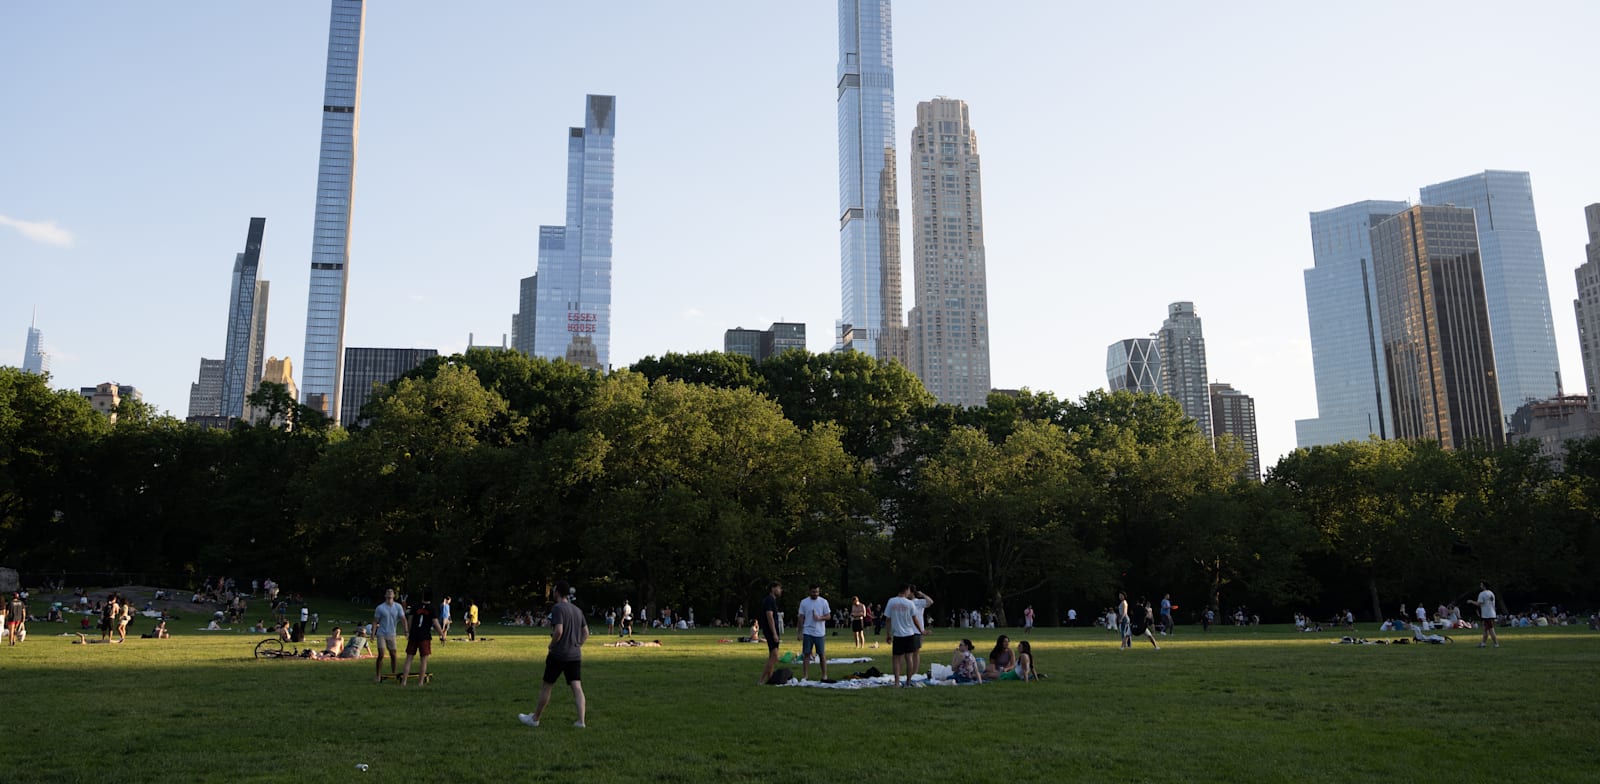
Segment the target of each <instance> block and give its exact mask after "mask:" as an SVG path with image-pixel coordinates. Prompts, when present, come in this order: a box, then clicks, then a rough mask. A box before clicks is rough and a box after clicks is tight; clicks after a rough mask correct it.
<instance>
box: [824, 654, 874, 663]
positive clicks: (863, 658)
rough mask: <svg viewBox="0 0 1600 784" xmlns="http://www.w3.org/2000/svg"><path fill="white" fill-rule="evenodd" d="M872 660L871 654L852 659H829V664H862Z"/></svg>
mask: <svg viewBox="0 0 1600 784" xmlns="http://www.w3.org/2000/svg"><path fill="white" fill-rule="evenodd" d="M869 661H872V657H871V656H857V657H855V658H854V659H829V660H828V663H829V664H863V663H865V662H869Z"/></svg>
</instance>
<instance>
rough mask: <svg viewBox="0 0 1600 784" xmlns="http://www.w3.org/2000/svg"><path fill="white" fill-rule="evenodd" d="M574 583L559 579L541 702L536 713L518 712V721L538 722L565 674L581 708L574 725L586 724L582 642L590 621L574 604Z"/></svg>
mask: <svg viewBox="0 0 1600 784" xmlns="http://www.w3.org/2000/svg"><path fill="white" fill-rule="evenodd" d="M571 594H572V586H571V585H569V584H567V581H566V580H557V581H556V597H555V598H556V602H555V606H553V607H551V608H550V652H549V653H548V654H546V655H545V659H544V678H543V683H542V684H541V685H540V686H539V703H538V704H537V705H535V706H534V708H533V713H519V714H517V721H520V722H522V723H523V724H526V725H528V726H529V727H537V726H539V719H540V717H542V716H544V709H545V708H546V707H548V706H549V705H550V692H551V690H552V689H554V688H555V685H556V678H558V677H564V678H566V679H567V685H568V686H571V687H572V701H573V703H574V704H575V705H576V706H577V708H578V720H577V721H575V722H573V723H572V726H574V727H578V728H580V729H581V728H583V727H587V726H588V723H587V716H588V712H589V703H588V700H586V699H585V698H584V696H583V644H584V643H585V642H588V641H589V622H588V621H587V620H585V619H584V617H583V611H582V610H579V609H578V608H577V607H574V606H573V604H572V596H571Z"/></svg>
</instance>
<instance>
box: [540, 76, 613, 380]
mask: <svg viewBox="0 0 1600 784" xmlns="http://www.w3.org/2000/svg"><path fill="white" fill-rule="evenodd" d="M616 108H617V99H616V97H615V96H611V95H590V96H588V98H587V99H586V110H585V112H584V125H583V127H582V128H569V129H568V130H567V222H566V225H565V226H540V227H539V267H538V274H537V276H536V277H537V278H538V283H537V285H536V286H535V291H536V296H535V303H536V304H535V307H534V313H533V319H534V333H533V342H534V351H533V353H534V354H535V355H537V356H541V357H545V358H547V359H565V358H566V357H568V356H575V357H582V358H584V360H585V361H584V362H583V364H585V366H598V367H599V368H602V369H604V368H606V367H609V365H610V362H611V225H612V213H613V205H614V202H615V182H616ZM590 357H592V359H589V358H590Z"/></svg>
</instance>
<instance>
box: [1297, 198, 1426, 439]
mask: <svg viewBox="0 0 1600 784" xmlns="http://www.w3.org/2000/svg"><path fill="white" fill-rule="evenodd" d="M1409 206H1410V205H1408V204H1406V203H1405V202H1403V201H1360V202H1356V203H1354V204H1347V205H1345V206H1343V207H1335V208H1333V209H1331V210H1323V211H1321V212H1313V213H1311V256H1312V264H1313V265H1314V266H1312V268H1311V269H1308V270H1306V271H1305V286H1306V317H1307V320H1308V321H1309V322H1310V326H1311V366H1312V369H1313V371H1314V372H1315V373H1316V386H1317V416H1316V418H1315V419H1301V420H1296V421H1295V423H1294V429H1295V440H1296V442H1297V443H1298V445H1299V446H1303V447H1308V446H1317V445H1319V444H1336V443H1339V442H1341V441H1352V440H1354V441H1364V440H1366V439H1367V438H1368V437H1369V436H1372V435H1376V436H1377V437H1379V438H1388V437H1389V436H1390V431H1391V429H1392V428H1391V427H1390V426H1389V421H1388V420H1389V382H1388V374H1387V373H1386V372H1385V370H1384V366H1383V332H1382V329H1381V327H1380V325H1379V321H1378V293H1377V282H1376V278H1374V276H1373V272H1372V231H1371V230H1372V227H1373V226H1374V225H1377V224H1378V223H1382V222H1383V221H1384V220H1387V219H1388V218H1389V217H1391V216H1393V215H1395V214H1397V213H1399V212H1401V211H1402V210H1405V209H1406V208H1407V207H1409Z"/></svg>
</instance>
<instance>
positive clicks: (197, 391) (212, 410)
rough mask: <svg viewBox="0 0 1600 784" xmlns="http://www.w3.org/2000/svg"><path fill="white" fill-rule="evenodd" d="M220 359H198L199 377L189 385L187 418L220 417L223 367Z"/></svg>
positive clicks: (223, 363)
mask: <svg viewBox="0 0 1600 784" xmlns="http://www.w3.org/2000/svg"><path fill="white" fill-rule="evenodd" d="M225 364H226V363H225V362H224V361H223V360H220V359H206V358H204V357H201V358H200V376H199V377H198V378H197V379H195V382H194V383H193V384H190V385H189V418H190V419H196V418H199V417H221V416H222V388H223V381H222V376H223V367H224V365H225Z"/></svg>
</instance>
